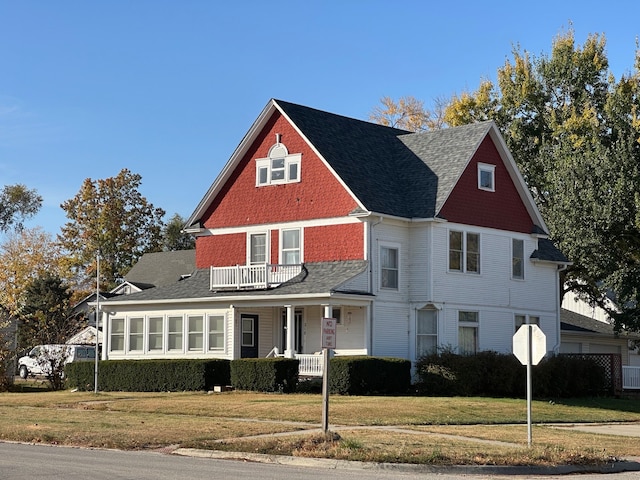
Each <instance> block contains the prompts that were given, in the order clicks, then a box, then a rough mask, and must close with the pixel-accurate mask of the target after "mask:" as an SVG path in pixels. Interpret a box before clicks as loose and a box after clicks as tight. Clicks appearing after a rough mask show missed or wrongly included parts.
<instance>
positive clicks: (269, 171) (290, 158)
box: [256, 153, 302, 187]
mask: <svg viewBox="0 0 640 480" xmlns="http://www.w3.org/2000/svg"><path fill="white" fill-rule="evenodd" d="M280 162H282V167H280V166H279V165H278V166H276V165H277V164H279V163H280ZM294 166H295V171H296V176H295V177H294V176H292V175H291V170H292V167H294ZM280 170H283V175H282V178H275V179H274V178H273V175H274V173H275V172H277V171H280ZM261 171H264V172H265V178H260V172H261ZM301 171H302V154H301V153H294V154H292V155H277V156H274V157H269V158H258V159H256V187H264V186H267V185H282V184H285V183H298V182H300V178H301V176H302V175H301Z"/></svg>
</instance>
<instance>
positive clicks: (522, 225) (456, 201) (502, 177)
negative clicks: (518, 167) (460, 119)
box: [440, 135, 533, 233]
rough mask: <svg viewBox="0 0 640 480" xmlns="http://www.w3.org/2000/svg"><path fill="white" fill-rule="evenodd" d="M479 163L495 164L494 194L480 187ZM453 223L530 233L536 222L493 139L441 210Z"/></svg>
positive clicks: (472, 163) (481, 146) (441, 214)
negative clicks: (528, 210)
mask: <svg viewBox="0 0 640 480" xmlns="http://www.w3.org/2000/svg"><path fill="white" fill-rule="evenodd" d="M478 163H487V164H490V165H495V166H496V169H495V192H487V191H484V190H480V189H479V188H478ZM440 216H441V217H443V218H446V219H447V220H448V221H450V222H455V223H463V224H467V225H476V226H479V227H488V228H497V229H500V230H510V231H514V232H522V233H531V231H532V228H533V221H532V220H531V217H530V216H529V213H528V212H527V209H526V208H525V206H524V203H522V200H521V199H520V195H519V194H518V192H517V190H516V187H515V185H514V184H513V181H512V180H511V177H510V176H509V172H507V169H506V167H505V165H504V162H503V161H502V158H500V155H499V153H498V150H497V149H496V146H495V144H494V143H493V140H492V139H491V137H490V136H488V135H487V137H486V138H485V139H484V140H483V142H482V144H481V145H480V148H478V151H477V152H476V154H475V155H474V156H473V158H472V159H471V162H469V165H468V166H467V168H466V169H465V171H464V173H463V174H462V176H461V177H460V180H459V181H458V183H457V184H456V186H455V187H454V188H453V191H452V192H451V194H450V195H449V198H448V199H447V201H446V202H445V204H444V205H443V207H442V209H441V210H440Z"/></svg>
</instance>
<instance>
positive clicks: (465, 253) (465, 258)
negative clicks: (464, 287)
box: [447, 229, 482, 275]
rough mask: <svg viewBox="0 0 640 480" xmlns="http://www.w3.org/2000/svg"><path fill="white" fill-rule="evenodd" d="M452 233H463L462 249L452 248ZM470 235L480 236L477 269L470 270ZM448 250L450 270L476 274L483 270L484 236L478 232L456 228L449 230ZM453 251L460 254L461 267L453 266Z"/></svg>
mask: <svg viewBox="0 0 640 480" xmlns="http://www.w3.org/2000/svg"><path fill="white" fill-rule="evenodd" d="M452 233H459V234H461V240H462V250H452V249H451V234H452ZM469 235H475V236H476V237H478V252H477V255H478V261H477V268H478V269H477V270H469V263H470V262H469V255H470V254H471V252H469V248H468V243H469V242H468V239H469ZM447 240H448V251H449V257H448V262H449V264H448V267H449V268H448V270H449V271H450V272H460V273H471V274H474V275H480V273H481V272H482V236H481V235H480V234H479V233H477V232H467V231H464V230H455V229H451V230H449V234H448V238H447ZM452 252H456V255H459V256H460V257H461V258H460V268H459V269H458V268H452V267H451V253H452ZM473 254H474V255H475V254H476V252H473Z"/></svg>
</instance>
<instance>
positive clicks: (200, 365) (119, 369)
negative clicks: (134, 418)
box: [65, 359, 230, 392]
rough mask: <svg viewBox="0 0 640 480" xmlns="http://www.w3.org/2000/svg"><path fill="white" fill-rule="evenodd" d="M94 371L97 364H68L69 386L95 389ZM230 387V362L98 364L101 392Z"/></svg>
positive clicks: (150, 361)
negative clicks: (215, 386)
mask: <svg viewBox="0 0 640 480" xmlns="http://www.w3.org/2000/svg"><path fill="white" fill-rule="evenodd" d="M94 369H95V364H94V363H93V362H76V363H70V364H68V365H67V366H66V368H65V375H66V378H67V386H68V387H70V388H78V389H80V390H93V389H94V384H93V380H94ZM229 384H230V372H229V360H222V359H211V360H198V359H193V360H186V359H185V360H183V359H175V360H104V361H100V362H99V364H98V389H99V390H101V391H105V392H108V391H123V392H167V391H170V392H176V391H200V390H210V389H212V388H213V387H214V385H229Z"/></svg>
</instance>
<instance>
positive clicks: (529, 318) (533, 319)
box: [513, 313, 540, 333]
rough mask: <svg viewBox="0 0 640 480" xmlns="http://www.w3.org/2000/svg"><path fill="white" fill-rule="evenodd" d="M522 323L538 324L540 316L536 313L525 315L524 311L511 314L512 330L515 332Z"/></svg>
mask: <svg viewBox="0 0 640 480" xmlns="http://www.w3.org/2000/svg"><path fill="white" fill-rule="evenodd" d="M524 324H530V325H538V326H540V317H538V316H536V315H525V314H524V313H516V314H515V315H514V316H513V327H514V328H513V332H514V333H515V332H517V331H518V329H519V328H520V327H521V326H522V325H524Z"/></svg>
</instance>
